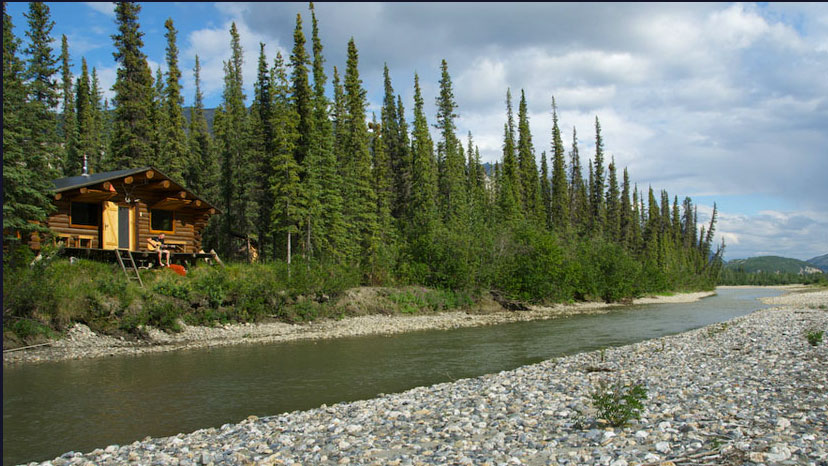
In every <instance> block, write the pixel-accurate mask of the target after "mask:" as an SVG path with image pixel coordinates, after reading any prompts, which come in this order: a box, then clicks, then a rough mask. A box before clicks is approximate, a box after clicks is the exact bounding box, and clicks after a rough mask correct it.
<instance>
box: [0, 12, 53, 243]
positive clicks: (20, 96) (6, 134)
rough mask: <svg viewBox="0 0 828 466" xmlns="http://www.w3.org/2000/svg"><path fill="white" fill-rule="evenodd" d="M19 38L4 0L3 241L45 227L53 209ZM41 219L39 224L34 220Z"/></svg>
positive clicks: (23, 235)
mask: <svg viewBox="0 0 828 466" xmlns="http://www.w3.org/2000/svg"><path fill="white" fill-rule="evenodd" d="M19 47H20V40H19V39H18V38H17V37H15V36H14V33H13V24H12V20H11V16H9V15H8V13H6V3H5V2H3V232H4V234H3V243H4V245H5V244H7V241H8V240H9V239H11V236H10V237H7V236H6V234H7V233H8V234H10V235H13V234H14V232H20V233H21V236H22V238H23V239H24V240H25V239H26V236H27V234H28V233H30V232H33V231H45V227H44V225H43V222H44V221H45V220H46V216H47V215H48V214H49V213H50V212H51V211H52V210H54V207H53V206H52V202H51V198H50V196H49V192H50V189H51V188H52V183H51V180H50V179H49V178H48V177H46V176H44V173H46V172H45V171H44V168H45V165H46V160H45V159H43V158H42V157H40V155H41V154H40V153H36V154H30V153H29V152H28V151H27V141H28V140H30V139H31V138H32V136H31V132H32V130H33V128H32V127H30V126H28V125H27V124H26V123H25V119H26V111H27V109H26V105H27V104H26V85H25V82H24V66H23V61H22V60H21V59H20V58H19V57H18V56H17V52H18V48H19ZM30 220H34V221H39V222H41V223H40V224H36V223H31V222H30Z"/></svg>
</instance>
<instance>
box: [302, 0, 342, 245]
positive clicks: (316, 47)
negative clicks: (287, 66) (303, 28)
mask: <svg viewBox="0 0 828 466" xmlns="http://www.w3.org/2000/svg"><path fill="white" fill-rule="evenodd" d="M310 10H311V19H312V25H313V31H312V42H313V93H314V97H313V129H314V135H313V141H314V144H313V146H312V150H314V151H317V152H318V154H317V155H315V156H314V158H315V160H317V170H316V173H318V177H319V182H318V184H319V188H320V203H319V205H320V207H321V209H320V212H319V215H318V219H319V222H318V226H317V227H316V229H317V230H318V234H317V236H316V238H317V239H316V242H317V243H318V249H319V250H320V252H321V253H322V254H324V255H325V256H328V257H331V258H333V259H335V260H341V259H342V257H343V251H342V248H343V244H344V243H345V242H346V237H345V235H346V230H345V223H344V219H343V217H342V194H341V189H342V181H341V178H340V176H339V173H338V172H337V164H336V153H335V152H334V134H333V125H332V124H331V119H330V117H329V108H330V106H331V103H330V101H329V100H328V97H327V96H326V95H325V83H326V81H327V76H326V75H325V68H324V65H325V59H324V57H323V56H322V42H321V41H320V39H319V26H318V23H317V21H316V14H315V12H314V10H313V3H311V4H310Z"/></svg>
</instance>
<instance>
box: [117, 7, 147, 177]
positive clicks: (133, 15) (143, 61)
mask: <svg viewBox="0 0 828 466" xmlns="http://www.w3.org/2000/svg"><path fill="white" fill-rule="evenodd" d="M140 11H141V6H140V5H138V4H137V3H129V2H121V3H118V4H117V5H116V6H115V21H116V23H117V24H118V34H115V35H113V36H112V39H113V41H114V43H115V50H116V51H115V52H114V53H113V56H114V57H115V61H116V62H117V63H118V75H117V78H116V80H115V85H114V86H113V87H112V89H113V90H114V91H115V98H114V101H113V103H114V105H115V114H114V119H113V123H112V126H113V128H112V129H113V134H112V142H111V149H110V159H111V161H110V164H109V165H110V166H109V167H108V168H110V169H113V170H119V169H124V168H135V167H140V166H145V165H150V164H151V162H152V160H153V157H154V154H153V152H152V146H151V142H152V139H153V132H154V128H153V125H152V114H153V101H152V93H153V81H152V72H151V71H150V69H149V66H148V65H147V58H146V56H145V55H144V53H143V52H142V51H141V48H142V47H143V46H144V41H143V40H142V37H143V36H144V34H143V33H142V32H140V31H139V24H138V13H139V12H140Z"/></svg>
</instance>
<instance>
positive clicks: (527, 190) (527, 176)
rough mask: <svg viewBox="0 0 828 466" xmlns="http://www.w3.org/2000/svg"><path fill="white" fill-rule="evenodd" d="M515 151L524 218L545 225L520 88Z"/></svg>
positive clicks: (527, 122) (533, 152) (535, 164)
mask: <svg viewBox="0 0 828 466" xmlns="http://www.w3.org/2000/svg"><path fill="white" fill-rule="evenodd" d="M517 152H518V170H519V172H520V174H519V178H520V188H521V198H522V199H523V209H524V214H525V215H526V218H528V219H531V220H533V221H535V222H538V223H539V224H541V223H542V224H544V225H545V222H542V219H543V210H542V209H541V199H540V189H539V186H538V164H537V162H536V161H535V147H534V145H533V144H532V132H531V130H530V129H529V108H528V105H527V103H526V94H525V93H524V92H523V89H521V90H520V104H519V105H518V147H517Z"/></svg>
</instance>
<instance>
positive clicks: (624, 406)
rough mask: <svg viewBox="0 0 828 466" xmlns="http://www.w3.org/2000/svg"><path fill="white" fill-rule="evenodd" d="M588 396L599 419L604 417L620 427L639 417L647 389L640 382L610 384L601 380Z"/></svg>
mask: <svg viewBox="0 0 828 466" xmlns="http://www.w3.org/2000/svg"><path fill="white" fill-rule="evenodd" d="M590 397H591V398H592V403H593V405H594V406H595V408H596V409H597V410H598V416H599V417H600V418H601V419H605V420H606V421H607V422H609V423H610V425H611V426H614V427H622V426H624V425H626V424H627V423H628V422H629V421H630V420H632V419H639V418H641V410H642V409H644V404H643V401H644V400H646V399H647V389H646V388H644V386H643V385H641V384H634V385H625V384H621V383H616V384H615V385H611V386H610V385H607V384H606V383H605V382H601V383H600V384H599V386H598V388H597V389H596V390H595V391H593V392H592V393H591V394H590Z"/></svg>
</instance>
